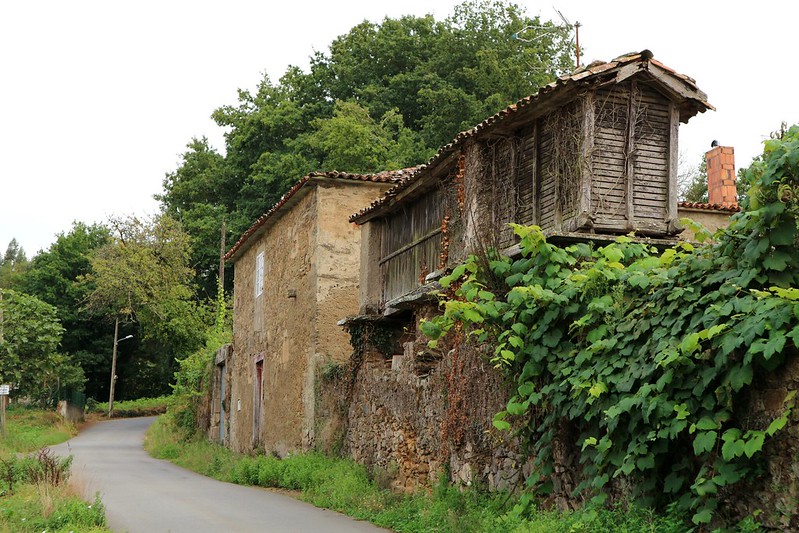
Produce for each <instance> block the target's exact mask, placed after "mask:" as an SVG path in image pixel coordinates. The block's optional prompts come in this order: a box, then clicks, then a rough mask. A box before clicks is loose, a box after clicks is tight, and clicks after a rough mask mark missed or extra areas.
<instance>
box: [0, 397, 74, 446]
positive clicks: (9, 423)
mask: <svg viewBox="0 0 799 533" xmlns="http://www.w3.org/2000/svg"><path fill="white" fill-rule="evenodd" d="M76 433H77V430H76V429H75V426H74V425H72V424H71V423H69V422H67V421H66V420H64V419H63V418H61V416H60V415H59V414H58V413H55V412H51V411H42V410H40V409H29V408H26V407H20V406H17V405H12V406H10V407H9V408H8V410H7V412H6V437H5V438H0V457H3V456H5V455H8V454H10V453H27V452H32V451H34V450H38V449H39V448H43V447H45V446H50V445H53V444H58V443H60V442H64V441H65V440H67V439H69V438H71V437H73V436H74V435H75V434H76Z"/></svg>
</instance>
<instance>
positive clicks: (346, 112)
mask: <svg viewBox="0 0 799 533" xmlns="http://www.w3.org/2000/svg"><path fill="white" fill-rule="evenodd" d="M525 28H528V29H527V30H526V31H525V37H526V39H527V41H529V42H524V41H521V40H517V39H513V38H512V35H513V34H514V33H518V32H520V31H522V30H523V29H525ZM572 68H573V61H572V56H571V49H570V41H569V31H568V29H567V28H563V27H558V26H555V25H553V24H552V23H550V22H542V21H541V20H539V18H538V17H534V18H531V17H528V16H527V15H526V14H525V13H524V10H523V8H521V7H520V6H518V5H516V4H512V3H507V2H504V1H488V0H482V1H468V2H465V3H464V4H462V5H460V6H457V7H456V8H455V10H454V11H453V13H452V14H451V15H450V16H449V17H447V18H445V19H444V20H436V19H435V18H434V17H433V16H432V15H427V16H423V17H416V16H404V17H400V18H397V19H392V18H385V19H384V20H383V21H382V22H381V23H373V22H369V21H364V22H362V23H360V24H358V25H357V26H355V27H353V28H352V29H351V30H350V31H349V32H348V33H346V34H344V35H342V36H340V37H338V38H336V39H335V40H334V41H333V42H332V43H331V44H330V47H329V49H328V51H327V52H326V53H322V52H317V53H315V54H314V55H313V56H312V57H311V58H310V65H309V67H308V69H307V71H304V70H302V69H300V68H299V67H296V66H293V67H290V68H289V69H287V71H286V72H285V73H284V74H283V76H282V77H281V78H280V79H279V80H278V81H277V82H273V81H272V80H271V79H270V78H269V77H268V76H266V75H265V76H264V78H263V80H262V81H261V82H260V84H259V85H258V87H257V88H256V89H255V91H249V90H243V89H242V90H239V96H238V102H237V103H236V104H228V105H223V106H221V107H219V108H218V109H217V110H216V111H214V113H213V118H214V120H215V121H216V122H217V124H219V125H220V126H222V127H224V128H225V130H226V133H225V155H222V154H220V153H219V152H218V151H216V150H214V149H213V148H212V147H210V146H209V145H208V142H207V140H206V139H193V140H192V141H191V142H190V143H189V144H188V146H187V151H186V152H185V153H184V154H183V157H182V161H181V163H180V165H179V166H178V168H177V169H176V170H175V171H173V172H170V173H169V174H167V175H166V177H165V179H164V182H163V187H164V190H163V193H162V194H159V195H157V198H158V199H159V200H160V201H161V204H162V207H163V210H164V212H165V213H167V214H169V215H170V216H172V217H174V218H176V219H178V220H180V221H181V223H182V224H183V225H184V227H185V228H186V230H187V232H189V234H190V235H191V239H192V245H193V248H194V251H193V252H192V257H191V261H190V263H191V265H192V267H193V268H194V269H195V270H196V272H197V273H198V275H199V281H200V285H201V289H202V290H203V291H204V292H205V294H207V295H208V296H212V295H213V294H214V293H215V290H216V281H215V273H216V269H215V265H216V264H217V261H218V257H219V256H218V252H219V237H220V228H221V223H222V219H223V218H224V219H226V220H227V227H228V238H235V237H238V235H240V234H241V233H242V232H243V231H244V230H245V229H246V228H247V227H249V225H250V224H251V223H252V222H253V221H254V220H255V219H256V218H257V217H258V216H260V215H261V214H263V213H264V212H266V211H267V210H268V209H269V208H270V207H271V206H272V205H274V204H275V203H276V202H277V201H278V200H279V199H280V197H281V195H283V194H284V193H285V192H286V191H287V190H288V188H289V187H290V186H291V185H292V184H293V183H294V182H295V181H296V180H297V179H299V178H300V177H302V176H303V175H305V174H307V173H309V172H311V171H317V170H318V171H330V170H340V171H350V172H376V171H380V170H387V169H393V168H403V167H407V166H413V165H416V164H419V163H422V162H424V161H426V160H427V159H428V158H429V157H430V156H431V155H432V154H433V153H435V151H436V150H437V149H438V148H439V147H440V146H442V145H443V144H446V143H448V142H449V141H451V140H452V138H453V137H454V136H455V135H456V134H457V133H458V132H459V131H462V130H464V129H467V128H470V127H472V126H473V125H474V124H476V123H478V122H479V121H481V120H483V119H484V118H485V117H487V116H489V115H491V114H493V113H495V112H497V111H498V110H500V109H502V108H504V107H506V106H507V105H509V104H510V103H512V102H514V101H516V100H518V99H519V98H521V97H524V96H527V95H529V94H532V93H534V92H536V91H537V90H538V88H539V87H540V86H542V85H543V84H545V83H547V82H549V81H551V80H552V79H553V78H554V77H555V76H556V75H558V74H560V73H562V72H564V71H568V70H571V69H572Z"/></svg>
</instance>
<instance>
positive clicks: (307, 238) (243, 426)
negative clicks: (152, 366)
mask: <svg viewBox="0 0 799 533" xmlns="http://www.w3.org/2000/svg"><path fill="white" fill-rule="evenodd" d="M387 187H388V184H382V183H373V182H364V181H352V180H334V179H319V180H312V181H309V182H307V183H306V184H305V185H304V186H302V187H300V188H299V189H298V190H297V191H295V192H294V194H293V196H292V197H291V202H287V203H286V204H284V205H283V206H282V207H281V208H280V209H279V210H278V211H277V212H275V213H273V214H272V215H270V218H269V219H267V222H268V223H267V224H264V225H263V226H262V227H261V229H260V230H259V232H257V233H255V234H253V235H252V236H251V237H250V239H251V242H248V243H247V246H246V248H244V249H243V251H242V252H241V253H240V255H239V256H237V258H236V260H235V280H234V288H235V290H234V305H233V307H234V308H233V352H232V356H231V357H230V360H229V363H228V364H226V365H225V367H226V372H227V373H228V375H229V379H230V382H229V384H230V388H229V391H230V406H229V410H228V413H227V423H228V428H225V429H226V434H227V435H228V439H227V444H229V446H230V447H231V448H232V449H233V450H235V451H239V452H249V451H252V450H255V449H263V450H265V451H267V452H271V453H276V454H278V455H280V456H285V455H287V454H289V453H291V452H294V451H303V450H308V449H310V448H311V447H312V446H314V445H315V440H316V429H317V427H318V426H319V425H320V422H319V420H318V417H317V415H316V404H317V398H316V394H315V386H316V381H317V380H316V375H317V371H318V369H319V368H321V367H322V366H324V365H325V364H326V363H327V362H330V361H345V360H346V359H347V358H348V357H349V354H350V351H351V350H350V346H349V338H348V336H347V335H346V333H345V332H343V331H342V330H341V328H340V327H338V326H337V325H336V322H337V321H338V320H339V319H341V318H342V317H344V316H347V315H348V314H355V313H357V311H358V273H359V267H360V265H359V254H360V238H359V235H360V228H359V227H358V226H355V225H353V224H350V223H349V222H348V221H347V218H348V216H349V215H350V214H351V213H353V212H355V211H357V210H358V209H360V208H362V207H363V206H364V205H368V204H369V203H370V202H371V201H373V200H374V199H375V198H377V197H378V196H379V195H380V194H381V193H382V192H383V191H384V190H385V189H386V188H387ZM260 253H263V254H264V290H263V293H262V294H260V295H256V294H255V281H256V280H255V270H256V258H257V256H258V254H260ZM259 368H260V369H261V370H260V372H262V374H261V376H262V377H261V381H260V383H259V382H258V379H257V376H258V372H259ZM217 371H218V372H219V369H218V370H217ZM218 386H219V381H218V380H217V387H218ZM215 408H216V409H217V412H218V411H219V410H221V407H220V406H215ZM219 421H220V418H219V416H217V418H216V422H217V425H216V434H217V438H218V435H219ZM211 433H213V431H211Z"/></svg>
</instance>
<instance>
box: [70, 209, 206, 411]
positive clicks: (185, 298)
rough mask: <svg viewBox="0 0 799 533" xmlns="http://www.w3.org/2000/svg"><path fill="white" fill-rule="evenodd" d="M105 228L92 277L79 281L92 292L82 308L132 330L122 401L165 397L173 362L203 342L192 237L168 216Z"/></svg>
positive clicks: (123, 358)
mask: <svg viewBox="0 0 799 533" xmlns="http://www.w3.org/2000/svg"><path fill="white" fill-rule="evenodd" d="M109 225H110V230H111V234H110V237H109V240H108V242H107V243H106V244H105V245H103V246H101V247H99V248H97V249H95V250H94V251H93V253H92V254H91V257H90V261H91V271H90V272H89V273H87V274H86V275H84V276H82V277H81V281H82V282H83V283H86V284H89V285H90V286H91V291H90V292H89V293H88V295H87V299H86V309H87V310H88V311H89V312H91V313H92V314H94V315H96V316H100V317H105V318H107V319H109V322H110V323H112V322H113V321H114V320H119V321H120V323H128V324H129V326H128V327H129V328H131V327H134V328H135V333H136V334H135V342H133V343H130V344H129V347H126V348H128V349H126V350H125V351H124V352H123V351H120V366H119V368H120V372H119V374H120V383H119V391H120V397H123V398H124V397H125V396H134V397H138V396H141V395H158V394H165V393H167V392H168V383H169V381H170V379H171V378H172V374H173V373H174V371H175V369H176V368H177V363H176V357H179V356H185V355H187V354H188V353H190V352H192V351H193V350H194V349H196V348H197V347H198V346H200V345H201V344H202V343H203V342H204V338H203V337H202V334H198V332H202V331H204V330H205V324H206V322H207V321H208V320H209V317H208V312H207V310H206V308H205V307H203V304H201V303H199V302H198V301H197V300H196V299H195V292H194V286H193V282H192V280H193V275H194V273H193V271H192V270H191V269H190V268H189V266H188V260H189V255H190V244H189V237H188V235H186V233H185V232H184V231H183V229H182V228H181V226H180V224H179V223H178V222H177V221H175V220H174V219H172V218H171V217H169V216H167V215H160V216H157V217H154V218H153V219H152V220H143V219H140V218H136V217H128V218H114V219H111V220H110V221H109ZM108 328H109V331H111V327H110V326H108ZM109 349H110V345H109ZM120 350H122V348H120ZM126 368H127V369H128V371H129V374H128V376H127V377H126V376H125V373H124V372H123V371H124V370H125V369H126ZM126 378H127V379H126Z"/></svg>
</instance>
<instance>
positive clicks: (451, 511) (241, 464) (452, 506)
mask: <svg viewBox="0 0 799 533" xmlns="http://www.w3.org/2000/svg"><path fill="white" fill-rule="evenodd" d="M145 448H146V449H147V451H148V452H149V453H150V454H151V455H153V456H155V457H158V458H161V459H167V460H169V461H172V462H173V463H175V464H177V465H180V466H183V467H184V468H188V469H190V470H193V471H195V472H198V473H200V474H204V475H206V476H210V477H213V478H216V479H219V480H222V481H228V482H232V483H238V484H242V485H257V486H262V487H272V488H279V489H286V490H291V491H296V495H297V497H298V498H300V499H302V500H305V501H307V502H310V503H313V504H314V505H316V506H318V507H325V508H328V509H333V510H336V511H339V512H342V513H344V514H347V515H349V516H352V517H354V518H358V519H361V520H368V521H370V522H372V523H374V524H376V525H379V526H382V527H386V528H390V529H393V530H395V531H400V532H413V533H416V532H419V533H421V532H450V531H451V532H491V531H497V532H517V533H527V532H529V533H532V532H536V533H538V532H570V533H571V532H575V533H576V532H594V531H597V532H598V531H614V532H620V533H640V532H658V533H671V532H674V533H677V532H680V533H682V532H684V531H686V526H685V523H684V522H683V520H682V518H680V517H674V516H660V515H656V514H655V513H653V512H652V511H650V510H648V509H643V508H640V507H637V506H635V505H630V506H629V508H628V509H610V510H604V509H603V510H580V511H573V512H568V513H561V512H557V511H545V510H534V511H532V512H531V513H529V514H526V515H525V516H524V517H521V516H517V515H516V514H514V512H513V511H512V508H513V505H514V504H515V503H516V501H515V500H514V499H513V498H510V497H509V496H508V495H507V494H496V493H486V492H483V491H480V490H479V489H476V488H470V489H467V490H461V489H460V488H457V487H454V486H452V485H449V484H448V483H445V482H443V481H442V482H440V483H439V484H438V485H437V486H436V487H435V488H434V489H433V490H432V491H430V492H429V493H418V494H412V495H407V494H396V493H392V492H390V491H389V490H385V489H382V488H380V486H378V483H377V481H376V478H379V477H380V476H374V475H372V474H370V472H368V471H367V469H366V468H364V467H363V466H362V465H359V464H357V463H355V462H353V461H351V460H347V459H334V458H330V457H325V456H322V455H320V454H317V453H309V454H301V455H300V454H298V455H293V456H290V457H288V458H285V459H279V458H276V457H272V456H266V455H258V456H243V455H239V454H235V453H233V452H231V451H230V450H228V449H227V448H223V447H221V446H218V445H215V444H211V443H208V442H207V441H206V440H205V439H202V438H184V437H183V436H182V433H181V432H180V431H179V430H178V429H177V428H176V427H175V426H174V425H173V424H172V423H171V422H170V419H169V417H168V416H167V417H161V418H159V419H158V420H157V421H156V422H155V423H154V424H153V425H152V426H151V427H150V430H149V431H148V434H147V437H146V439H145Z"/></svg>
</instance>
